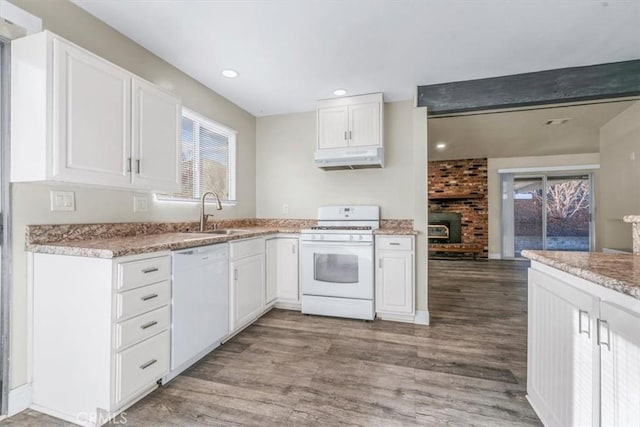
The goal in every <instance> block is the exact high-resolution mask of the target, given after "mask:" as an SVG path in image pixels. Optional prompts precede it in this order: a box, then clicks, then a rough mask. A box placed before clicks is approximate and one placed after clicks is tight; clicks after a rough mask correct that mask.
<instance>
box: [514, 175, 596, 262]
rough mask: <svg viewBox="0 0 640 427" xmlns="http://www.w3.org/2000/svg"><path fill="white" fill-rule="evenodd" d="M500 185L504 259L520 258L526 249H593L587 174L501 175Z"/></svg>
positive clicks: (590, 197) (590, 202)
mask: <svg viewBox="0 0 640 427" xmlns="http://www.w3.org/2000/svg"><path fill="white" fill-rule="evenodd" d="M502 185H503V209H502V215H503V227H502V232H503V250H502V256H503V257H504V258H513V257H516V258H517V257H520V256H521V253H522V251H523V250H525V249H535V250H554V251H589V250H591V249H592V247H593V223H592V216H593V215H592V212H593V203H592V200H593V197H592V185H591V175H590V174H586V175H555V174H554V175H538V176H518V175H513V174H504V175H503V176H502Z"/></svg>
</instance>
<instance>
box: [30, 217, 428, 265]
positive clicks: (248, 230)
mask: <svg viewBox="0 0 640 427" xmlns="http://www.w3.org/2000/svg"><path fill="white" fill-rule="evenodd" d="M89 227H95V226H93V225H90V226H89ZM109 227H110V226H109V225H105V226H100V231H102V232H103V233H104V235H105V237H104V238H97V239H87V238H84V239H78V238H69V239H68V240H67V239H64V238H60V239H58V240H55V241H46V240H45V239H43V238H41V239H34V240H33V241H30V240H29V239H27V244H26V248H25V249H26V250H27V251H31V252H38V253H45V254H55V255H71V256H86V257H94V258H117V257H121V256H125V255H136V254H142V253H149V252H159V251H173V250H178V249H185V248H190V247H196V246H205V245H214V244H216V243H225V242H229V241H232V240H240V239H249V238H252V237H261V236H267V235H270V234H276V233H287V234H296V233H300V227H292V226H290V224H276V225H275V226H267V227H259V226H242V227H233V229H235V230H239V231H242V232H241V233H237V234H232V235H224V234H223V235H220V234H208V233H197V232H183V231H168V232H164V233H158V232H155V233H153V232H152V233H149V234H147V233H141V234H137V235H111V234H110V233H109V232H108V231H107V232H105V230H109ZM375 233H376V234H392V235H415V234H417V231H414V230H412V229H406V228H383V229H379V230H376V231H375ZM100 234H101V233H96V235H100ZM56 237H60V236H56ZM85 237H86V236H85ZM43 240H44V241H43Z"/></svg>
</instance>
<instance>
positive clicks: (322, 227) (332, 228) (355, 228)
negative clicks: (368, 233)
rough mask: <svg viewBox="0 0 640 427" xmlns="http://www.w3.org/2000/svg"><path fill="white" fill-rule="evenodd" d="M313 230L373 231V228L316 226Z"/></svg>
mask: <svg viewBox="0 0 640 427" xmlns="http://www.w3.org/2000/svg"><path fill="white" fill-rule="evenodd" d="M311 229H312V230H371V226H357V225H316V226H313V227H311Z"/></svg>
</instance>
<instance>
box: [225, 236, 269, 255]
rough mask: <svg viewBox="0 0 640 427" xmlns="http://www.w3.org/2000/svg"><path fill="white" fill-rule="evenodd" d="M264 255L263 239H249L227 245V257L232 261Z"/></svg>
mask: <svg viewBox="0 0 640 427" xmlns="http://www.w3.org/2000/svg"><path fill="white" fill-rule="evenodd" d="M263 253H264V239H249V240H243V241H240V242H231V243H230V244H229V256H230V257H231V258H233V259H238V258H244V257H248V256H251V255H259V254H263Z"/></svg>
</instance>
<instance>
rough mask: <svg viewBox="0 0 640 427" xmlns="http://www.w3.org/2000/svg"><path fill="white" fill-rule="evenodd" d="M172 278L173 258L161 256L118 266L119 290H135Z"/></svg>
mask: <svg viewBox="0 0 640 427" xmlns="http://www.w3.org/2000/svg"><path fill="white" fill-rule="evenodd" d="M169 277H171V257H169V256H161V257H155V258H149V259H143V260H140V261H130V262H123V263H120V264H118V290H121V291H122V290H126V289H133V288H137V287H139V286H144V285H148V284H150V283H155V282H159V281H160V280H162V279H166V278H169Z"/></svg>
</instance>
